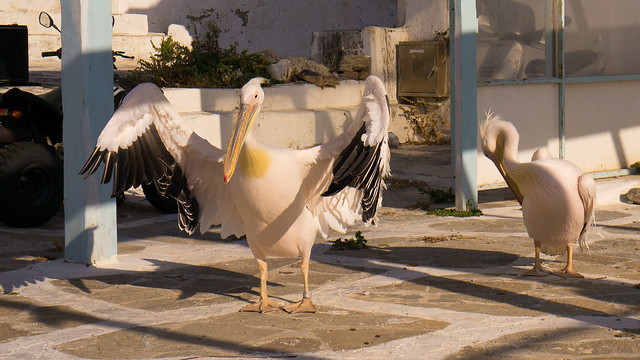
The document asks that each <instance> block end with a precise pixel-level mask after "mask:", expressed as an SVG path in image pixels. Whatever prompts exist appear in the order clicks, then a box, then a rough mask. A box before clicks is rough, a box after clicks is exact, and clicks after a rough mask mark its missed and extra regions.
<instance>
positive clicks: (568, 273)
mask: <svg viewBox="0 0 640 360" xmlns="http://www.w3.org/2000/svg"><path fill="white" fill-rule="evenodd" d="M553 274H554V275H558V276H562V277H573V278H583V277H584V275H582V274H580V273H578V272H575V271H573V244H569V245H567V266H565V267H564V269H562V270H560V271H555V272H554V273H553Z"/></svg>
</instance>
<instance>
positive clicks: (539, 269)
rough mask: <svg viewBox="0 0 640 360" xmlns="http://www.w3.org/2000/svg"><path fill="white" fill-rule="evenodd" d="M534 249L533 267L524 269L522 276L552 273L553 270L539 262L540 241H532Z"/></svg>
mask: <svg viewBox="0 0 640 360" xmlns="http://www.w3.org/2000/svg"><path fill="white" fill-rule="evenodd" d="M533 245H534V246H535V249H536V259H535V262H534V263H533V269H531V270H527V271H525V272H524V273H523V274H522V276H547V275H551V274H553V271H551V270H550V269H548V268H547V267H543V266H542V264H540V241H536V240H534V241H533Z"/></svg>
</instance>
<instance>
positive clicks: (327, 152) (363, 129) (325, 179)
mask: <svg viewBox="0 0 640 360" xmlns="http://www.w3.org/2000/svg"><path fill="white" fill-rule="evenodd" d="M388 127H389V104H388V99H387V96H386V91H385V89H384V85H383V83H382V81H381V80H380V79H379V78H377V77H375V76H369V77H368V78H367V80H366V81H365V87H364V92H363V95H362V102H361V103H360V107H359V108H358V111H357V113H356V116H355V118H354V120H353V123H352V124H351V126H350V127H349V129H347V131H345V132H344V133H343V134H341V135H340V136H338V137H336V138H334V139H333V140H331V141H329V142H327V143H325V144H322V145H319V146H317V147H314V148H311V149H308V150H305V151H304V152H303V153H304V154H305V155H307V156H311V158H312V159H311V161H309V162H310V163H311V168H310V171H309V174H308V176H307V178H306V180H305V184H304V190H305V195H306V198H307V207H308V208H309V209H310V210H311V212H312V213H313V214H314V216H315V217H316V219H318V222H319V224H320V226H321V230H322V233H323V234H325V235H326V234H327V231H328V228H329V227H331V228H333V229H334V230H337V231H342V232H344V231H345V226H346V225H351V224H353V223H354V222H355V220H357V219H358V218H361V219H362V221H363V222H365V223H370V222H373V223H375V222H376V221H377V216H376V213H377V210H378V207H379V206H380V205H381V203H382V190H383V189H384V188H385V184H384V178H385V177H387V176H388V175H389V172H390V171H389V156H390V151H389V141H388Z"/></svg>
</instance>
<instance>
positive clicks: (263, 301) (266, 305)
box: [241, 258, 282, 313]
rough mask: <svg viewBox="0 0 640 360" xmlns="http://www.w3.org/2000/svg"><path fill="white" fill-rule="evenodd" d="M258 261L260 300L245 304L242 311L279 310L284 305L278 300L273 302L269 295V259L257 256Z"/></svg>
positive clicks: (262, 311)
mask: <svg viewBox="0 0 640 360" xmlns="http://www.w3.org/2000/svg"><path fill="white" fill-rule="evenodd" d="M256 261H257V262H258V270H260V300H259V301H258V302H257V303H255V304H251V305H247V306H245V307H244V308H242V310H241V311H252V312H261V313H265V312H270V311H274V310H278V309H280V308H281V307H282V305H281V304H279V303H277V302H272V301H271V300H269V297H268V296H267V275H268V271H267V261H266V260H264V259H257V258H256Z"/></svg>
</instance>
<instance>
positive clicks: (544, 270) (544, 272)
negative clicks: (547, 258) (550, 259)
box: [521, 265, 553, 276]
mask: <svg viewBox="0 0 640 360" xmlns="http://www.w3.org/2000/svg"><path fill="white" fill-rule="evenodd" d="M552 274H553V270H551V269H550V268H548V267H546V266H542V265H538V266H536V265H534V266H533V268H531V269H529V270H527V271H525V272H523V273H522V275H521V276H549V275H552Z"/></svg>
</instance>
